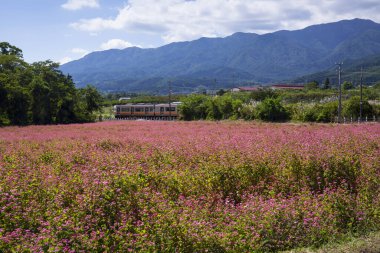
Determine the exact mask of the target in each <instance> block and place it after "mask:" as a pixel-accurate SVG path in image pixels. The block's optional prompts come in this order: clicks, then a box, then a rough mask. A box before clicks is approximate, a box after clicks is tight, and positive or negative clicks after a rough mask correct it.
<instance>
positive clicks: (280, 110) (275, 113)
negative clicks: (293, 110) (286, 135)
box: [256, 98, 289, 122]
mask: <svg viewBox="0 0 380 253" xmlns="http://www.w3.org/2000/svg"><path fill="white" fill-rule="evenodd" d="M256 116H257V118H258V119H260V120H264V121H272V122H274V121H286V120H288V119H289V114H288V112H287V111H286V109H285V108H284V106H283V105H282V104H281V102H280V101H279V100H278V99H273V98H266V99H264V100H263V101H262V102H261V103H259V104H258V106H257V107H256Z"/></svg>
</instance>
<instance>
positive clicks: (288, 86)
mask: <svg viewBox="0 0 380 253" xmlns="http://www.w3.org/2000/svg"><path fill="white" fill-rule="evenodd" d="M271 87H272V88H276V89H303V88H304V87H305V86H304V85H302V84H301V85H299V84H273V85H272V86H271Z"/></svg>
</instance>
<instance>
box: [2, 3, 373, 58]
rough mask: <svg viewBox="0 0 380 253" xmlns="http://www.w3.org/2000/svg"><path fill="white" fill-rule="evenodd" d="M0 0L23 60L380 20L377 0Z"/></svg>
mask: <svg viewBox="0 0 380 253" xmlns="http://www.w3.org/2000/svg"><path fill="white" fill-rule="evenodd" d="M1 7H2V8H1V10H0V14H1V15H0V41H7V42H10V43H11V44H13V45H15V46H18V47H20V48H21V49H22V50H23V51H24V58H25V60H26V61H28V62H34V61H40V60H46V59H52V60H54V61H58V62H61V63H64V62H68V61H71V60H74V59H78V58H81V57H83V56H84V55H86V54H87V53H89V52H92V51H98V50H106V49H112V48H118V49H121V48H126V47H131V46H138V47H143V48H146V47H158V46H162V45H164V44H167V43H171V42H177V41H184V40H194V39H197V38H199V37H224V36H228V35H231V34H233V33H235V32H254V33H259V34H263V33H268V32H274V31H277V30H283V29H286V30H295V29H301V28H304V27H306V26H309V25H313V24H320V23H328V22H334V21H338V20H342V19H353V18H364V19H371V20H373V21H375V22H378V23H380V15H379V13H380V1H378V0H361V1H357V0H319V1H315V0H128V1H127V0H125V1H123V0H33V1H30V0H1Z"/></svg>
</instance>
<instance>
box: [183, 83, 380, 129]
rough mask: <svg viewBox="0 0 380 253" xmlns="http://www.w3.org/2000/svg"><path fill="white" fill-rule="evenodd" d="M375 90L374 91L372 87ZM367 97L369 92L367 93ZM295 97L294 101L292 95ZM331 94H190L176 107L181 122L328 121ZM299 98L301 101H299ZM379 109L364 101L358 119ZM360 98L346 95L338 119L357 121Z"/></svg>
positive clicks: (334, 108) (333, 112)
mask: <svg viewBox="0 0 380 253" xmlns="http://www.w3.org/2000/svg"><path fill="white" fill-rule="evenodd" d="M374 89H376V88H374ZM367 93H368V95H370V94H372V91H369V92H367ZM294 95H297V96H296V98H297V99H294V98H293V97H292V96H294ZM331 95H332V93H331V92H327V91H326V92H317V93H316V92H314V91H300V92H296V91H292V92H291V93H288V92H282V91H279V92H276V91H272V90H265V89H263V90H259V91H254V92H252V93H250V94H231V93H226V94H224V95H222V96H214V97H210V96H206V95H190V96H188V97H186V98H184V99H183V100H182V105H181V107H180V110H181V115H182V117H183V119H184V120H199V119H209V120H223V119H245V120H253V119H258V120H263V121H273V122H281V121H288V120H294V121H302V122H332V121H334V120H335V118H336V117H337V112H338V101H337V99H336V97H334V95H333V96H331ZM300 98H303V99H300ZM326 98H329V99H326ZM379 114H380V107H379V106H376V105H371V104H369V103H368V101H367V100H365V101H364V102H363V103H362V117H363V118H365V117H368V118H372V117H373V116H375V117H377V118H378V117H379ZM359 115H360V97H358V96H356V94H348V95H347V99H345V101H344V102H343V111H342V116H343V117H346V118H347V119H351V118H354V119H357V118H358V117H359Z"/></svg>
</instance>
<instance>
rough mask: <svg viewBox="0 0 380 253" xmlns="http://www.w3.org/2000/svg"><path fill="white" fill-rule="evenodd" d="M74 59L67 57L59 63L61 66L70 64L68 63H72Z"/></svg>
mask: <svg viewBox="0 0 380 253" xmlns="http://www.w3.org/2000/svg"><path fill="white" fill-rule="evenodd" d="M72 60H73V59H72V58H70V57H68V56H66V57H63V58H62V59H61V60H59V61H58V62H59V64H61V65H62V64H65V63H68V62H70V61H72Z"/></svg>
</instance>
